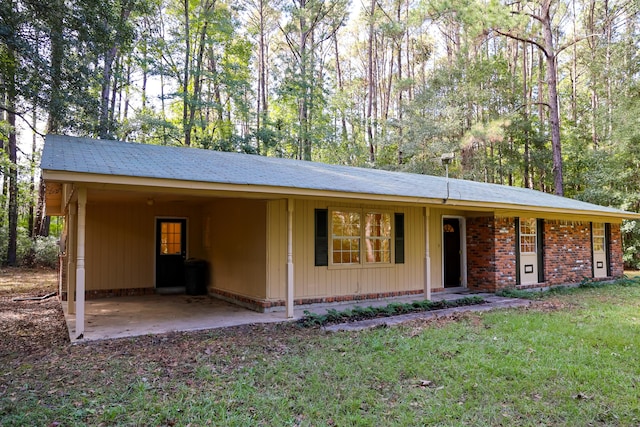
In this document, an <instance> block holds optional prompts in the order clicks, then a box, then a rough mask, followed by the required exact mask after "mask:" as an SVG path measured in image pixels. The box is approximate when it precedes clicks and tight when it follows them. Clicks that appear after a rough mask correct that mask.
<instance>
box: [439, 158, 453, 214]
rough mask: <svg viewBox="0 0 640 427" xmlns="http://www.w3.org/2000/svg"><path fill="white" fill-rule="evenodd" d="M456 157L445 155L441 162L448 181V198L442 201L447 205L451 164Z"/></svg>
mask: <svg viewBox="0 0 640 427" xmlns="http://www.w3.org/2000/svg"><path fill="white" fill-rule="evenodd" d="M455 156H456V155H455V153H443V154H442V155H441V156H440V162H441V163H442V164H443V165H444V170H445V178H446V180H447V197H446V198H445V199H444V200H443V201H442V202H443V203H447V200H449V163H451V162H452V161H453V159H454V158H455Z"/></svg>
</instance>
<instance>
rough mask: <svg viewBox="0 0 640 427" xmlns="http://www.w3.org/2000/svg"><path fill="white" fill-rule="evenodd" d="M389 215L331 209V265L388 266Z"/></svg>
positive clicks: (389, 248) (387, 213)
mask: <svg viewBox="0 0 640 427" xmlns="http://www.w3.org/2000/svg"><path fill="white" fill-rule="evenodd" d="M391 217H392V215H391V213H389V212H374V211H370V212H369V211H365V210H360V209H358V210H352V209H339V208H338V209H332V210H331V215H330V221H331V225H330V229H331V242H330V248H331V253H330V256H329V259H330V260H331V264H332V265H354V264H390V263H391V236H392V230H391Z"/></svg>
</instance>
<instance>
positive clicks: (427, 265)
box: [424, 207, 431, 300]
mask: <svg viewBox="0 0 640 427" xmlns="http://www.w3.org/2000/svg"><path fill="white" fill-rule="evenodd" d="M430 210H431V209H430V208H428V207H425V208H424V247H425V249H424V297H425V298H426V299H428V300H430V299H431V254H430V252H429V243H430V242H429V226H430V222H431V221H430V213H431V212H430Z"/></svg>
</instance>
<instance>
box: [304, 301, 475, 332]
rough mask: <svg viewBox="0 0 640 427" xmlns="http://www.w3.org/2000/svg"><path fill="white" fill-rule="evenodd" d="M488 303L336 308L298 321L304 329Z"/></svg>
mask: <svg viewBox="0 0 640 427" xmlns="http://www.w3.org/2000/svg"><path fill="white" fill-rule="evenodd" d="M485 302H486V301H485V300H484V298H482V297H479V296H471V297H464V298H460V299H455V300H440V301H429V300H424V301H414V302H412V303H401V302H392V303H390V304H387V305H386V306H381V307H373V306H368V307H360V306H356V307H354V308H353V309H347V310H344V311H338V310H336V309H334V308H331V309H329V310H327V313H326V314H316V313H312V312H310V311H308V310H305V311H304V316H303V317H302V318H301V319H300V320H298V324H299V325H301V326H304V327H313V326H324V325H328V324H333V323H342V322H353V321H356V320H365V319H372V318H377V317H389V316H397V315H400V314H407V313H416V312H421V311H430V310H442V309H445V308H452V307H465V306H469V305H476V304H484V303H485Z"/></svg>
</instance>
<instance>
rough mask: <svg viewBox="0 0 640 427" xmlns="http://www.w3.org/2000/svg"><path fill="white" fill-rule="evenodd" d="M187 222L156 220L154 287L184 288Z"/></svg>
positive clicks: (167, 219)
mask: <svg viewBox="0 0 640 427" xmlns="http://www.w3.org/2000/svg"><path fill="white" fill-rule="evenodd" d="M186 257H187V220H186V219H179V218H176V219H170V218H158V219H156V287H157V288H167V287H176V286H184V260H185V258H186Z"/></svg>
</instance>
